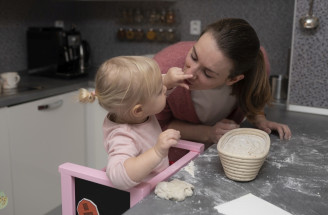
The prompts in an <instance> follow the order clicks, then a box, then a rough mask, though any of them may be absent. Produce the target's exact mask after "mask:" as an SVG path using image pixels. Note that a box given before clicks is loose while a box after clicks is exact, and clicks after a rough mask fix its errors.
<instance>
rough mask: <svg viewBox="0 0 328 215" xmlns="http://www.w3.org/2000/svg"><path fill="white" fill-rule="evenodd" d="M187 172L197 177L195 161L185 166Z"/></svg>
mask: <svg viewBox="0 0 328 215" xmlns="http://www.w3.org/2000/svg"><path fill="white" fill-rule="evenodd" d="M183 170H185V171H186V172H188V173H189V174H190V175H191V176H192V177H193V178H195V165H194V161H191V162H190V163H189V164H188V165H187V166H185V167H184V168H183Z"/></svg>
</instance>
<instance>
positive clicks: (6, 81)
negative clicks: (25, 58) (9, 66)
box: [0, 72, 20, 89]
mask: <svg viewBox="0 0 328 215" xmlns="http://www.w3.org/2000/svg"><path fill="white" fill-rule="evenodd" d="M0 77H1V82H2V88H3V89H13V88H16V87H17V84H18V82H19V81H20V76H19V75H18V73H17V72H5V73H1V74H0Z"/></svg>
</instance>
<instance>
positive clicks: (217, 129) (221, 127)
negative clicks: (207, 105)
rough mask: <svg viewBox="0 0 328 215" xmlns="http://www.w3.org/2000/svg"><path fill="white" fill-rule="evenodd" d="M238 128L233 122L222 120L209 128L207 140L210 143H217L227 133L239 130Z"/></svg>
mask: <svg viewBox="0 0 328 215" xmlns="http://www.w3.org/2000/svg"><path fill="white" fill-rule="evenodd" d="M239 127H240V126H239V125H238V124H237V123H236V122H235V121H233V120H229V119H223V120H221V121H219V122H217V123H216V124H215V125H214V126H212V127H211V129H210V131H209V134H208V136H209V138H210V141H211V142H212V143H214V144H215V143H218V141H219V139H220V138H221V137H222V136H223V135H224V134H225V133H227V132H228V131H231V130H232V129H235V128H239Z"/></svg>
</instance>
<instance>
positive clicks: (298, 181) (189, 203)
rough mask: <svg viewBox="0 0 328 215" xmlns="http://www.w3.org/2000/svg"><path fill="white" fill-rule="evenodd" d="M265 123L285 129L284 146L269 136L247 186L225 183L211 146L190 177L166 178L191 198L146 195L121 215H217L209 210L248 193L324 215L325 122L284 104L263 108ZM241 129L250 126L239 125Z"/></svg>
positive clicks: (296, 213)
mask: <svg viewBox="0 0 328 215" xmlns="http://www.w3.org/2000/svg"><path fill="white" fill-rule="evenodd" d="M266 113H267V118H269V119H271V120H274V121H277V122H281V123H285V124H288V125H289V127H290V128H291V130H292V132H293V136H292V138H291V139H290V140H289V141H285V140H280V139H279V137H278V136H277V135H274V134H271V135H270V139H271V147H270V151H269V154H268V157H267V159H266V161H265V162H264V164H263V166H262V168H261V170H260V172H259V175H258V176H257V177H256V178H255V180H253V181H250V182H235V181H232V180H230V179H228V178H227V177H226V176H225V174H224V171H223V168H222V165H221V163H220V160H219V157H218V153H217V149H216V144H215V145H213V146H211V147H210V148H208V149H207V150H206V151H205V152H204V153H203V154H201V155H200V156H199V157H197V158H196V159H195V160H194V161H193V162H194V166H195V171H194V177H193V176H192V175H191V174H190V173H188V172H187V171H185V170H183V169H181V170H180V171H179V172H177V173H176V174H175V175H173V176H172V177H171V178H170V179H169V181H170V180H172V179H174V178H177V179H180V180H184V181H186V182H188V183H190V184H193V185H194V186H195V190H194V195H193V196H192V197H187V198H186V199H185V200H184V201H182V202H176V201H170V200H164V199H160V198H159V197H157V196H156V195H155V194H154V193H151V194H150V195H149V196H147V197H146V198H145V199H143V200H142V201H141V202H140V203H138V204H137V205H135V206H134V207H133V208H131V209H129V210H128V211H127V212H126V213H125V214H126V215H129V214H131V215H132V214H133V215H135V214H219V213H218V212H217V210H216V209H214V207H215V206H217V205H220V204H222V203H225V202H229V201H231V200H234V199H236V198H238V197H241V196H244V195H246V194H248V193H252V194H253V195H255V196H257V197H259V198H261V199H264V200H266V201H267V202H270V203H272V204H274V205H276V206H277V207H280V208H281V209H283V210H285V211H287V212H289V213H291V214H293V215H309V214H311V215H314V214H327V211H328V204H327V203H328V138H327V137H328V127H327V124H328V117H327V116H320V115H313V114H306V113H298V112H290V111H286V108H285V106H284V105H275V106H274V107H271V108H267V109H266ZM242 127H251V125H250V124H248V123H247V122H246V123H243V124H242Z"/></svg>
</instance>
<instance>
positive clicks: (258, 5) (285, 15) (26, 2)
mask: <svg viewBox="0 0 328 215" xmlns="http://www.w3.org/2000/svg"><path fill="white" fill-rule="evenodd" d="M322 1H324V0H322ZM138 7H139V8H141V9H145V8H146V9H147V8H153V7H156V8H172V9H174V11H175V12H176V15H177V17H176V19H177V23H176V24H175V25H174V26H173V27H174V28H175V29H176V32H177V33H178V35H179V39H180V40H196V39H197V38H198V36H194V35H190V33H189V31H190V29H189V28H190V21H191V20H200V21H201V24H202V28H203V27H205V25H207V24H209V23H211V22H214V21H216V20H217V19H220V18H224V17H240V18H244V19H246V20H247V21H248V22H250V24H251V25H253V26H254V28H255V29H256V31H257V32H258V35H259V38H260V40H261V45H262V46H264V47H265V48H266V50H267V52H268V54H269V59H270V63H271V74H285V73H286V72H287V70H288V52H289V48H290V47H291V38H292V25H293V13H294V0H274V1H273V0H247V1H244V0H202V1H199V0H177V1H167V2H166V1H156V2H151V1H145V2H138V1H131V2H126V1H122V2H114V1H69V0H66V1H65V0H54V1H44V0H13V1H5V0H1V1H0V8H1V11H0V47H1V49H0V57H1V60H0V73H2V72H8V71H17V70H24V69H26V68H27V56H26V35H25V34H26V30H27V28H28V27H29V26H52V25H53V24H54V22H55V20H63V21H64V23H65V28H69V27H70V25H71V24H73V23H74V24H76V25H77V27H78V29H79V30H80V31H81V33H82V37H83V39H86V40H87V41H89V43H90V45H91V51H92V56H91V60H92V63H93V65H94V66H96V67H97V66H98V65H99V64H100V63H102V62H103V61H104V60H106V59H108V58H110V57H113V56H116V55H141V54H150V53H156V52H158V51H160V50H161V49H163V48H164V47H166V46H168V45H169V44H170V43H159V42H133V41H127V42H119V41H118V39H117V38H116V33H117V30H118V28H119V27H120V23H119V22H118V17H119V11H120V10H121V9H123V8H138ZM213 14H214V15H213Z"/></svg>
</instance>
